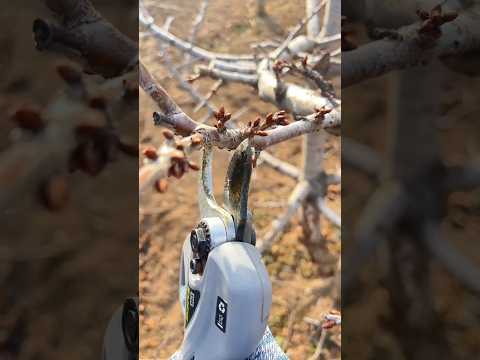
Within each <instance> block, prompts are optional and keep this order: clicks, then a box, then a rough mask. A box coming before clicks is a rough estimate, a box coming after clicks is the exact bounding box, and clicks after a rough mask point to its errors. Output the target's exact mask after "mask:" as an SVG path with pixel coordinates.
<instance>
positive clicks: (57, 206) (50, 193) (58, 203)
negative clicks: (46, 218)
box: [40, 175, 68, 211]
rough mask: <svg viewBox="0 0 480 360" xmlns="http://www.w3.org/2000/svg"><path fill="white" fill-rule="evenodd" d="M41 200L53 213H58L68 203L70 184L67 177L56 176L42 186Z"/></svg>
mask: <svg viewBox="0 0 480 360" xmlns="http://www.w3.org/2000/svg"><path fill="white" fill-rule="evenodd" d="M40 191H41V198H42V201H43V202H44V204H45V206H46V207H47V208H48V209H49V210H51V211H58V210H61V209H63V208H64V207H65V205H66V204H67V202H68V182H67V179H66V177H65V176H61V175H56V176H53V177H51V178H50V179H48V180H47V181H46V182H45V183H44V184H43V185H42V186H41V189H40Z"/></svg>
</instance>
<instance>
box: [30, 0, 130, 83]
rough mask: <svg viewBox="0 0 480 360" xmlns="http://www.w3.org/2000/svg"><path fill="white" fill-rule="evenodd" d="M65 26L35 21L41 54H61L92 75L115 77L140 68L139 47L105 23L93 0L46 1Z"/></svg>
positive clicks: (34, 27) (36, 37) (35, 31)
mask: <svg viewBox="0 0 480 360" xmlns="http://www.w3.org/2000/svg"><path fill="white" fill-rule="evenodd" d="M45 3H46V5H47V6H48V7H49V9H50V10H51V11H52V12H53V13H54V14H55V15H57V16H58V17H60V19H61V22H60V23H59V24H57V23H49V22H47V21H45V20H42V19H37V20H35V22H34V24H33V32H34V36H35V42H36V46H37V49H38V50H48V51H54V52H60V53H62V54H63V55H66V56H68V57H73V58H74V59H75V60H77V61H79V62H80V63H82V64H83V65H84V66H85V67H86V70H87V71H88V72H94V73H97V74H101V75H103V76H105V77H113V76H116V75H119V74H121V73H124V72H126V71H127V70H129V69H130V68H133V66H135V65H136V63H137V60H138V46H137V44H136V43H135V42H134V41H132V40H131V39H129V38H127V37H126V36H125V35H123V34H122V33H121V32H120V31H118V30H117V29H116V28H115V27H114V26H113V25H112V24H111V23H109V22H108V21H107V20H105V19H104V18H103V17H102V16H101V15H100V14H99V13H98V12H97V11H96V10H95V8H94V7H93V5H92V4H91V2H90V1H89V0H46V1H45Z"/></svg>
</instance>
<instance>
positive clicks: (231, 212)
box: [198, 140, 255, 243]
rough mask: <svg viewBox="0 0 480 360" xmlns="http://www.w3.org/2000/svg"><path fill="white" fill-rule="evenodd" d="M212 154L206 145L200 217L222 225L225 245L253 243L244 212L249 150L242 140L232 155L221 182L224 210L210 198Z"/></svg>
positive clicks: (248, 177) (250, 172)
mask: <svg viewBox="0 0 480 360" xmlns="http://www.w3.org/2000/svg"><path fill="white" fill-rule="evenodd" d="M212 153H213V149H212V146H211V145H206V146H205V147H204V150H203V159H202V168H201V171H200V179H199V189H198V202H199V207H200V217H201V218H206V217H219V218H220V219H221V220H222V221H223V223H224V225H225V230H226V232H227V241H234V240H237V241H246V242H250V243H255V239H254V232H253V227H252V222H251V215H250V211H249V209H248V191H249V187H250V178H251V174H252V156H253V150H252V148H251V146H250V145H249V144H248V141H247V140H246V141H244V142H243V143H242V144H240V145H239V146H238V148H237V149H236V150H235V151H234V153H233V156H232V158H231V160H230V163H229V166H228V170H227V175H226V179H225V186H224V202H225V204H224V206H221V205H219V204H218V203H217V201H216V200H215V197H214V195H213V178H212V160H213V154H212Z"/></svg>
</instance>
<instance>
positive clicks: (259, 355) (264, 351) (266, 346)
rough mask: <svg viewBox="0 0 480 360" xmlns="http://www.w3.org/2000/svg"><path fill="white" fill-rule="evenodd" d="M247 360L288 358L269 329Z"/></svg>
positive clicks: (173, 357) (174, 356) (279, 359)
mask: <svg viewBox="0 0 480 360" xmlns="http://www.w3.org/2000/svg"><path fill="white" fill-rule="evenodd" d="M170 360H179V359H178V354H177V353H175V354H173V355H172V357H171V358H170ZM246 360H288V356H287V355H286V354H285V353H284V352H283V351H282V349H281V348H280V346H278V344H277V342H276V340H275V338H274V337H273V335H272V332H271V331H270V329H269V328H268V327H267V330H265V334H264V335H263V338H262V340H261V341H260V344H258V347H257V349H256V350H255V352H254V353H253V354H252V355H250V356H249V357H248V359H246Z"/></svg>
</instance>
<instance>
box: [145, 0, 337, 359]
mask: <svg viewBox="0 0 480 360" xmlns="http://www.w3.org/2000/svg"><path fill="white" fill-rule="evenodd" d="M299 3H300V4H301V3H302V2H295V1H291V0H279V1H275V2H269V3H268V13H269V14H270V16H271V17H272V18H273V20H274V21H275V22H276V23H278V24H279V25H280V27H281V28H283V29H284V30H288V29H290V28H291V27H293V26H295V25H296V24H297V23H298V21H299V20H300V19H301V18H302V17H303V14H304V8H303V5H299ZM158 4H159V3H158V2H155V1H146V5H147V7H148V8H149V9H150V11H152V14H153V15H154V17H155V19H156V23H157V24H159V25H161V24H163V22H164V20H165V19H166V17H167V16H174V17H175V21H174V22H173V25H172V27H171V31H172V33H174V34H176V35H178V36H180V37H182V38H187V37H188V35H189V31H190V25H191V22H192V20H193V18H194V16H195V15H196V12H197V7H198V6H199V4H194V5H192V2H191V1H188V0H180V1H173V0H169V1H164V2H162V3H161V4H160V5H158ZM252 19H254V20H252ZM272 38H276V39H281V38H279V37H278V36H277V35H275V34H274V33H273V32H272V30H271V27H269V26H268V25H267V23H266V22H265V21H262V20H261V19H255V18H254V17H253V16H252V6H251V5H250V4H249V3H247V2H246V1H238V0H227V1H221V0H211V1H210V5H209V7H208V10H207V16H206V19H205V23H204V24H203V26H202V28H201V31H200V33H199V36H198V44H199V45H200V46H202V47H205V48H207V49H212V50H215V51H223V52H230V53H245V52H250V48H249V46H250V45H251V44H254V43H258V42H261V41H263V40H267V39H272ZM158 49H159V47H158V43H156V41H155V40H154V39H152V38H144V39H143V40H142V42H141V59H142V61H143V62H144V63H145V64H146V65H147V67H148V68H149V70H150V71H151V72H152V73H153V74H154V75H155V76H156V78H157V79H160V82H161V84H162V85H163V86H164V87H165V88H166V89H167V91H168V92H169V93H170V94H171V95H172V97H173V98H174V99H175V100H176V101H177V103H178V104H179V105H180V106H181V107H182V108H183V109H184V110H185V111H186V112H187V113H189V114H190V115H191V116H193V117H194V118H196V119H200V118H202V117H203V116H204V114H205V110H202V111H199V112H198V113H195V114H193V113H192V110H193V108H194V107H195V104H194V103H193V102H192V100H191V98H190V97H189V95H188V94H187V93H185V92H183V91H182V90H180V89H179V88H178V85H177V83H176V82H175V81H174V80H173V79H170V78H168V77H166V75H167V73H166V71H165V68H164V67H163V66H162V60H161V59H159V58H158V57H156V56H157V53H158ZM169 53H170V54H172V56H174V59H175V61H176V62H177V63H180V62H181V61H182V57H181V56H179V55H178V53H176V52H175V51H172V50H169ZM212 83H213V81H211V80H200V81H198V82H196V83H195V86H197V87H198V89H199V91H200V92H201V93H203V94H205V93H206V92H208V90H209V86H210V85H211V84H212ZM212 101H213V103H214V104H215V105H216V106H220V105H223V106H225V107H226V109H227V110H228V111H230V112H232V113H234V114H235V113H236V112H237V111H239V110H240V109H243V108H246V109H247V111H246V112H245V113H244V114H243V115H242V116H241V117H240V119H239V121H240V122H243V123H245V122H248V121H249V120H252V119H254V118H255V117H256V116H257V115H262V116H265V115H266V114H267V113H268V112H271V111H274V110H275V108H274V107H273V106H272V105H270V104H267V103H264V102H262V101H260V100H259V99H258V98H257V97H256V96H255V93H254V90H253V89H251V88H249V87H247V86H243V85H236V84H229V85H227V86H224V87H222V88H221V90H220V91H219V92H218V93H217V94H216V95H215V96H214V98H213V100H212ZM155 110H156V108H155V106H154V105H153V103H152V101H151V100H150V99H149V98H147V96H146V95H145V94H144V93H142V94H141V97H140V144H141V146H147V145H150V144H154V145H158V144H160V143H161V141H162V137H161V135H160V130H159V129H154V127H153V124H152V120H151V114H152V112H153V111H155ZM270 150H271V152H272V153H273V154H274V155H275V156H277V157H279V158H281V159H283V160H285V161H289V162H290V163H292V164H294V165H297V166H301V139H294V140H291V141H289V142H287V143H284V144H280V145H277V146H275V147H273V148H271V149H270ZM228 156H229V153H228V152H226V151H216V153H215V160H214V161H215V162H214V167H215V168H214V184H215V194H216V196H217V198H221V197H220V196H221V192H222V186H223V177H224V175H225V169H226V165H227V161H228ZM339 159H340V142H339V140H337V139H329V141H328V143H327V152H326V168H327V170H329V171H332V172H337V171H339V168H340V163H339ZM195 160H196V161H197V162H198V154H197V155H196V158H195ZM196 182H197V174H194V173H190V174H187V175H186V176H184V178H182V179H180V180H173V179H172V180H169V183H170V186H169V190H168V192H167V193H166V194H152V195H151V196H149V197H147V198H146V199H144V201H143V202H142V203H141V209H140V216H139V221H140V274H139V276H140V298H141V312H142V313H141V330H140V331H141V334H140V336H141V339H142V340H141V358H142V359H168V357H169V356H170V355H172V353H173V352H175V350H177V348H178V347H179V346H180V344H181V341H182V337H183V324H182V315H181V309H180V305H179V302H178V295H177V292H178V267H179V259H180V250H181V246H182V244H183V241H184V239H185V237H186V235H187V234H189V232H190V230H191V228H192V226H194V225H195V224H196V223H197V221H198V216H199V215H198V210H197V203H196V201H197V199H196ZM294 185H295V183H294V181H293V180H291V179H289V178H287V177H285V176H283V175H280V174H278V173H277V172H276V171H274V170H271V169H270V168H268V167H266V166H259V167H257V168H256V169H255V172H254V177H253V180H252V187H251V195H250V204H251V206H252V209H253V211H254V221H255V226H256V228H257V233H258V236H259V237H262V236H263V235H264V234H265V233H266V231H267V230H268V228H269V226H270V223H271V221H272V220H273V219H274V218H275V217H276V216H277V215H279V214H280V213H281V212H282V210H283V208H284V204H285V203H286V201H287V199H288V196H289V194H290V192H291V190H292V189H293V187H294ZM328 199H329V205H330V206H332V208H334V209H335V210H336V211H337V213H339V212H340V188H339V187H331V188H330V190H329V193H328ZM322 225H323V227H322V231H323V234H324V235H325V237H326V239H327V245H328V248H329V250H330V252H331V253H332V254H334V255H335V256H336V257H338V256H339V254H340V243H339V241H338V240H339V238H340V234H339V231H338V230H336V229H335V228H334V227H332V226H331V225H329V224H328V223H322ZM302 236H303V234H302V228H301V226H300V224H299V218H298V217H295V219H294V220H293V222H292V224H291V226H290V227H289V228H288V231H287V232H286V233H285V234H283V236H282V237H281V239H280V240H279V241H277V243H276V244H275V245H274V247H273V249H272V251H271V253H270V254H267V256H265V258H264V260H265V262H266V264H267V268H268V270H269V273H270V276H271V280H272V285H273V307H272V312H271V315H270V321H269V324H270V327H271V329H272V332H273V334H274V336H275V337H276V339H277V341H278V342H279V344H280V345H281V346H282V348H284V349H285V350H286V352H287V354H288V355H289V357H290V358H291V359H292V360H296V359H306V358H307V357H308V356H309V355H311V354H312V353H313V351H314V349H315V346H316V343H317V341H318V333H317V334H316V333H315V331H313V329H312V328H311V327H310V325H309V324H307V323H306V322H304V320H303V318H304V316H309V317H312V318H316V319H321V318H322V317H323V315H324V314H325V313H326V312H328V311H329V310H331V309H332V308H334V307H336V305H337V304H336V300H338V299H336V297H335V296H334V295H332V293H327V294H324V295H321V296H319V297H318V298H314V299H313V300H312V301H311V304H310V303H308V301H306V300H309V298H311V296H309V294H310V293H311V291H312V289H315V288H318V287H319V286H321V285H323V284H326V283H327V282H328V281H330V280H331V279H332V278H331V276H326V275H321V274H322V273H323V271H322V270H324V266H323V264H318V263H315V262H313V261H312V259H311V258H310V256H309V253H308V251H307V249H306V248H305V246H304V245H303V244H302V241H301V240H302ZM305 302H307V304H306V306H305V307H303V306H302V304H303V303H305ZM295 309H296V310H295ZM339 342H340V335H339V330H338V329H337V330H333V331H332V333H331V336H330V337H329V341H327V344H326V351H325V353H324V354H325V359H331V358H337V357H339V346H338V343H339Z"/></svg>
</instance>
